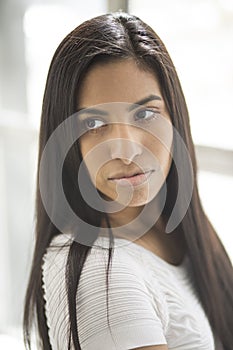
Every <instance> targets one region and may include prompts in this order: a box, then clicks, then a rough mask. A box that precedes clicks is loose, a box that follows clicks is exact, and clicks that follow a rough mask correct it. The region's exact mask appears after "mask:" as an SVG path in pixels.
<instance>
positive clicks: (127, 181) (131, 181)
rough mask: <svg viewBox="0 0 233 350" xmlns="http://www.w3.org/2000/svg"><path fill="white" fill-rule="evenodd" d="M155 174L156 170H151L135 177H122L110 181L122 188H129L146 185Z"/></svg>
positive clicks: (136, 174)
mask: <svg viewBox="0 0 233 350" xmlns="http://www.w3.org/2000/svg"><path fill="white" fill-rule="evenodd" d="M153 172H154V170H149V171H147V172H141V173H135V174H134V175H131V176H128V175H127V176H122V175H121V177H118V178H116V177H115V178H110V179H109V180H110V181H112V182H115V183H116V184H118V185H121V186H129V185H132V186H138V185H141V184H143V183H145V182H146V181H147V180H148V179H149V177H150V176H151V174H152V173H153ZM123 175H126V174H123Z"/></svg>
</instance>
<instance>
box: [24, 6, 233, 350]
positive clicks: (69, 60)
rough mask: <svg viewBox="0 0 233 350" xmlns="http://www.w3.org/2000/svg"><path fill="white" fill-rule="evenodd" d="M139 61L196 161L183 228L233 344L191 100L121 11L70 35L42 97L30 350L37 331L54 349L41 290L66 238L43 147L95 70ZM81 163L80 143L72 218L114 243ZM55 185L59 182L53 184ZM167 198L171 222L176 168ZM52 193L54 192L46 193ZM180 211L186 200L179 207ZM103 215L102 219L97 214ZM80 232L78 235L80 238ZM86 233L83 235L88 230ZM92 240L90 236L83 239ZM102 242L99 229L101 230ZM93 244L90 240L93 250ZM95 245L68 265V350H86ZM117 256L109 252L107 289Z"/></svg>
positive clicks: (223, 336)
mask: <svg viewBox="0 0 233 350" xmlns="http://www.w3.org/2000/svg"><path fill="white" fill-rule="evenodd" d="M126 59H133V60H134V61H135V62H136V63H137V64H138V66H139V67H140V68H141V69H144V70H148V71H151V72H154V73H155V74H156V75H157V76H158V79H159V82H160V86H161V89H162V94H163V96H164V99H165V103H166V105H167V108H168V111H169V114H170V117H171V120H172V124H173V126H174V127H175V128H176V130H177V131H178V132H179V134H180V136H181V137H182V139H183V141H184V143H185V145H186V147H187V150H188V152H189V154H190V157H191V162H192V167H193V174H194V187H193V192H192V197H191V201H190V204H189V207H188V209H187V212H186V214H185V216H184V217H183V219H182V221H181V223H180V224H179V230H180V231H181V232H182V233H183V235H184V237H185V241H186V246H187V255H188V257H189V259H190V263H191V271H192V278H193V282H194V287H195V290H196V292H197V295H198V297H199V300H200V302H201V305H202V307H203V309H204V311H205V313H206V316H207V318H208V320H209V323H210V325H211V328H212V330H213V333H214V335H216V336H217V337H218V338H219V340H220V341H221V343H222V346H223V349H224V350H231V349H232V344H233V332H232V310H233V296H232V290H233V274H232V264H231V261H230V259H229V256H228V254H227V252H226V250H225V249H224V246H223V244H222V242H221V240H220V239H219V237H218V235H217V233H216V232H215V230H214V228H213V226H212V225H211V223H210V221H209V219H208V217H207V215H206V214H205V212H204V209H203V207H202V204H201V200H200V197H199V193H198V188H197V164H196V157H195V150H194V144H193V140H192V136H191V132H190V125H189V115H188V109H187V106H186V102H185V98H184V95H183V92H182V88H181V85H180V82H179V78H178V76H177V73H176V69H175V67H174V65H173V63H172V60H171V58H170V56H169V54H168V52H167V50H166V48H165V46H164V44H163V42H162V41H161V39H160V38H159V37H158V35H157V34H156V33H155V32H154V31H153V29H152V28H151V27H149V26H148V25H147V24H145V23H144V22H143V21H142V20H140V19H139V18H138V17H136V16H133V15H129V14H126V13H123V12H119V13H111V14H105V15H101V16H98V17H95V18H93V19H90V20H88V21H86V22H84V23H82V24H81V25H79V26H78V27H77V28H76V29H74V30H73V31H72V32H71V33H70V34H68V35H67V36H66V37H65V38H64V40H63V41H62V42H61V44H60V45H59V46H58V48H57V50H56V52H55V54H54V56H53V58H52V62H51V65H50V68H49V72H48V77H47V81H46V87H45V92H44V98H43V106H42V115H41V125H40V132H39V155H38V172H37V184H36V185H37V189H36V208H35V221H36V222H35V247H34V256H33V261H32V267H31V273H30V277H29V282H28V287H27V293H26V297H25V309H24V319H23V327H24V341H25V345H26V348H27V349H31V333H32V328H33V326H35V329H36V332H37V334H38V338H39V341H40V344H41V347H42V348H43V349H45V350H47V349H51V345H50V342H49V335H48V326H47V323H46V315H45V300H44V297H43V293H44V292H43V288H42V259H43V256H44V254H45V252H46V249H47V248H48V247H49V245H50V243H51V241H52V239H53V238H54V237H55V236H58V235H61V234H63V232H61V231H60V230H59V229H58V228H57V227H56V226H55V225H54V223H53V222H52V220H51V219H50V217H49V216H48V214H47V212H46V210H45V208H44V205H43V202H42V199H41V193H40V189H39V166H40V161H41V156H42V153H43V150H44V148H45V145H46V143H47V141H48V139H49V137H50V136H51V135H52V133H53V132H54V131H55V129H56V128H57V127H58V126H59V125H60V124H61V123H62V122H63V121H64V120H65V119H66V118H68V116H70V115H72V114H73V113H75V112H76V111H77V96H78V92H79V89H80V88H81V86H82V81H83V78H84V77H85V75H86V74H87V72H88V70H89V69H90V67H91V66H93V65H95V64H105V63H107V62H113V61H114V60H126ZM174 152H175V154H176V157H177V159H179V160H181V161H180V162H179V164H182V156H183V153H182V152H183V150H182V149H181V148H179V145H178V144H176V145H175V147H174ZM81 161H82V156H81V152H80V147H79V142H78V140H77V141H75V142H74V143H73V145H72V147H71V148H70V150H69V152H68V155H67V157H66V159H65V162H64V165H63V177H62V181H63V187H64V192H65V194H66V197H67V199H68V201H69V204H70V206H71V208H72V209H73V211H74V212H75V213H76V215H77V216H78V217H80V218H81V219H83V220H84V221H85V222H87V223H88V224H91V225H94V226H96V227H97V228H98V227H99V226H100V222H101V218H104V219H105V220H106V223H107V225H108V228H109V237H110V239H111V242H112V240H113V237H112V233H111V226H110V223H109V220H108V216H107V214H106V213H102V212H99V211H96V210H94V209H93V208H91V207H90V206H88V204H87V203H86V202H85V201H84V199H83V198H82V196H81V193H80V189H79V187H78V186H77V184H76V182H77V170H78V169H79V166H80V163H81ZM55 181H56V180H55ZM165 183H166V186H167V197H166V202H165V205H164V208H163V211H162V214H161V215H162V216H163V218H164V219H165V221H166V220H168V218H169V216H170V214H171V212H172V209H173V207H174V205H175V203H176V199H177V193H178V178H177V170H176V167H175V164H174V162H173V161H172V164H171V167H170V171H169V174H168V176H167V178H166V181H165ZM48 191H51V188H48ZM52 195H53V196H54V197H53V199H54V200H53V210H54V212H56V210H57V205H58V204H57V201H56V194H55V193H52ZM176 205H178V206H182V199H180V202H178V203H176ZM96 214H98V215H96ZM82 229H83V228H82V227H79V232H82ZM84 230H85V229H84ZM82 234H84V235H88V232H82ZM97 235H98V230H97ZM97 235H96V236H95V237H90V243H91V242H94V241H95V239H96V237H97ZM90 250H91V246H87V245H84V244H81V243H78V242H76V241H73V242H72V244H71V245H70V248H69V253H68V257H67V265H66V286H67V303H68V309H69V344H68V346H67V347H68V349H71V346H73V348H74V349H75V350H80V349H81V346H80V342H79V336H78V327H77V311H76V302H77V300H76V298H77V289H78V285H79V280H80V275H81V272H82V269H83V265H84V263H85V260H86V258H87V255H88V253H89V251H90ZM112 253H113V249H112V248H109V255H108V269H107V274H106V284H107V290H108V275H109V267H110V264H111V259H112Z"/></svg>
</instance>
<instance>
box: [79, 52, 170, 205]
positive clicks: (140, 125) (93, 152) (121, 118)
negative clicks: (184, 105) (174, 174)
mask: <svg viewBox="0 0 233 350" xmlns="http://www.w3.org/2000/svg"><path fill="white" fill-rule="evenodd" d="M78 109H79V110H81V111H80V112H79V118H78V119H79V122H80V125H82V128H83V130H84V131H83V134H82V136H81V137H80V139H79V142H80V149H81V154H82V157H83V160H84V163H85V166H86V168H87V170H88V173H89V175H90V178H91V181H92V182H93V184H94V186H95V187H96V188H97V189H98V190H99V191H100V192H101V194H102V197H103V198H104V199H106V200H116V201H117V202H119V203H121V204H123V205H126V204H127V206H130V207H138V206H142V205H145V204H146V203H148V202H150V201H151V200H152V199H153V198H155V196H156V195H157V194H158V192H159V190H160V188H161V186H162V184H163V183H164V181H165V179H166V177H167V174H168V172H169V169H170V165H171V160H172V157H171V149H172V137H173V132H172V124H171V119H170V116H169V114H168V111H167V108H166V105H165V102H164V99H163V96H162V93H161V89H160V86H159V81H158V79H157V78H156V76H155V74H152V73H151V72H149V71H145V70H142V69H140V68H139V67H138V66H137V65H136V63H135V62H134V61H133V60H131V59H128V60H122V61H117V62H112V63H105V64H102V65H100V64H99V65H96V66H93V67H92V68H91V69H90V70H89V72H88V73H87V74H86V76H85V78H84V80H83V83H82V86H81V89H80V92H79V95H78Z"/></svg>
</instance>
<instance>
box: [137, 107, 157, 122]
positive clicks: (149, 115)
mask: <svg viewBox="0 0 233 350" xmlns="http://www.w3.org/2000/svg"><path fill="white" fill-rule="evenodd" d="M135 118H136V120H138V121H150V120H151V119H155V118H158V111H157V110H155V109H141V110H139V111H138V112H137V113H135Z"/></svg>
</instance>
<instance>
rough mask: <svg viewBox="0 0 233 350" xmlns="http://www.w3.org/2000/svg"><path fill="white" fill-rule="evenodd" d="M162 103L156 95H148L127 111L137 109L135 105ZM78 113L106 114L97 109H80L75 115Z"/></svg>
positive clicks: (106, 113)
mask: <svg viewBox="0 0 233 350" xmlns="http://www.w3.org/2000/svg"><path fill="white" fill-rule="evenodd" d="M154 100H157V101H162V98H161V97H159V96H158V95H149V96H147V97H145V98H143V99H141V100H139V101H137V102H135V103H132V105H131V106H130V107H129V108H128V111H129V112H130V111H132V110H133V109H135V108H137V105H144V104H145V103H147V102H150V101H154ZM78 112H79V114H83V113H87V114H98V115H102V116H107V115H108V112H106V111H104V110H101V109H97V108H88V107H87V108H85V107H83V108H80V109H78V110H77V113H78Z"/></svg>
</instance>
